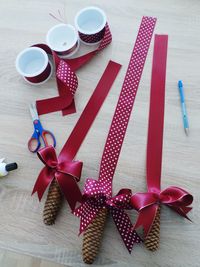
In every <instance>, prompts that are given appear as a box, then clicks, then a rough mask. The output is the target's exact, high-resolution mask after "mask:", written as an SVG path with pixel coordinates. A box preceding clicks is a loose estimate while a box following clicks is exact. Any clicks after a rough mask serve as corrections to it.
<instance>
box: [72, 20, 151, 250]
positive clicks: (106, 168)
mask: <svg viewBox="0 0 200 267" xmlns="http://www.w3.org/2000/svg"><path fill="white" fill-rule="evenodd" d="M155 23H156V19H155V18H152V17H143V19H142V22H141V25H140V29H139V32H138V36H137V39H136V42H135V46H134V49H133V52H132V55H131V58H130V62H129V66H128V69H127V72H126V76H125V79H124V83H123V86H122V90H121V93H120V96H119V100H118V103H117V107H116V110H115V113H114V116H113V120H112V123H111V127H110V130H109V133H108V137H107V140H106V144H105V147H104V151H103V155H102V160H101V165H100V172H99V179H98V181H96V180H94V179H87V180H86V184H85V188H84V199H85V200H86V201H85V202H84V203H83V204H82V205H81V206H80V207H79V208H78V209H76V210H75V212H74V214H75V215H76V216H78V217H80V218H81V220H80V232H83V231H84V230H85V229H86V228H87V226H88V225H89V224H90V223H92V221H93V220H94V218H95V217H96V215H97V214H98V213H99V211H100V210H101V208H102V207H106V208H109V210H110V211H111V214H112V217H113V219H114V221H115V224H116V226H117V228H118V231H119V233H120V235H121V237H122V239H123V241H124V244H125V245H126V247H127V249H128V251H129V252H131V250H132V248H133V245H134V243H139V242H141V239H140V238H139V236H138V235H137V233H136V232H130V229H131V227H132V224H131V221H130V219H129V217H128V215H127V214H126V213H125V211H124V209H125V208H127V209H128V205H127V202H128V203H129V194H130V192H129V191H127V190H124V191H123V194H119V195H118V196H116V197H114V198H113V197H112V180H113V176H114V173H115V169H116V166H117V162H118V158H119V155H120V151H121V147H122V144H123V140H124V137H125V134H126V129H127V126H128V122H129V119H130V115H131V111H132V108H133V105H134V101H135V97H136V94H137V90H138V86H139V82H140V79H141V76H142V72H143V68H144V64H145V61H146V57H147V53H148V50H149V46H150V42H151V38H152V35H153V31H154V27H155ZM120 195H121V196H120ZM122 202H124V203H122ZM122 205H124V206H122ZM123 207H124V208H123Z"/></svg>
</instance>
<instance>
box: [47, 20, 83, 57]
mask: <svg viewBox="0 0 200 267" xmlns="http://www.w3.org/2000/svg"><path fill="white" fill-rule="evenodd" d="M46 41H47V44H48V46H49V47H50V48H51V49H52V50H53V51H55V52H56V53H57V55H59V56H62V57H65V58H68V57H71V56H72V55H74V54H75V53H76V52H77V51H78V49H79V37H78V33H77V31H76V30H75V28H74V27H73V26H72V25H70V24H58V25H56V26H54V27H52V28H51V29H50V30H49V31H48V33H47V36H46Z"/></svg>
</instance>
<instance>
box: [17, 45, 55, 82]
mask: <svg viewBox="0 0 200 267" xmlns="http://www.w3.org/2000/svg"><path fill="white" fill-rule="evenodd" d="M15 65H16V69H17V71H18V72H19V74H21V75H22V76H23V78H24V79H25V80H26V81H27V82H29V83H31V84H42V83H44V82H46V81H47V80H48V79H49V78H50V76H51V74H52V64H51V62H50V61H49V59H48V56H47V53H46V52H45V51H44V50H43V49H41V48H39V47H29V48H26V49H24V50H23V51H21V52H20V53H19V54H18V56H17V58H16V62H15Z"/></svg>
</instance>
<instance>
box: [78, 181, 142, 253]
mask: <svg viewBox="0 0 200 267" xmlns="http://www.w3.org/2000/svg"><path fill="white" fill-rule="evenodd" d="M131 194H132V192H131V190H130V189H121V190H120V191H119V192H118V194H117V195H116V196H114V197H111V196H110V195H108V194H106V193H105V190H104V186H102V185H101V182H99V181H97V180H94V179H87V180H86V183H85V187H84V194H83V203H82V204H81V206H80V207H78V208H77V209H76V210H75V211H74V215H76V216H77V217H80V234H81V233H82V232H84V231H85V230H86V229H87V227H88V226H89V224H91V223H92V222H93V220H94V219H95V217H96V216H97V214H98V213H99V211H100V210H101V209H102V208H106V209H108V210H109V211H110V213H111V215H112V218H113V220H114V222H115V225H116V227H117V229H118V231H119V233H120V235H121V237H122V240H123V242H124V244H125V246H126V248H127V249H128V251H129V253H131V251H132V248H133V245H134V243H140V242H141V241H142V240H141V238H140V237H139V236H138V235H137V233H136V232H135V231H131V228H132V223H131V221H130V218H129V216H128V214H127V213H126V212H125V210H129V209H132V207H131V205H130V204H129V203H130V198H131Z"/></svg>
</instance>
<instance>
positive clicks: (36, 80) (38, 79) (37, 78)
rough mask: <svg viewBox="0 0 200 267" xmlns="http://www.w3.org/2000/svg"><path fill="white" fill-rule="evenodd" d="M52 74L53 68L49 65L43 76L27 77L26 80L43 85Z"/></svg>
mask: <svg viewBox="0 0 200 267" xmlns="http://www.w3.org/2000/svg"><path fill="white" fill-rule="evenodd" d="M50 74H51V66H50V64H49V63H48V65H47V67H46V69H45V70H44V71H43V72H42V73H41V74H39V75H37V76H35V77H25V78H26V80H28V81H29V82H31V83H41V82H43V81H45V80H46V79H47V78H48V77H49V75H50Z"/></svg>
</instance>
